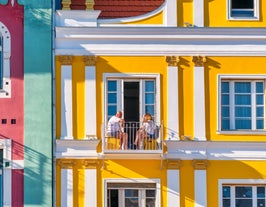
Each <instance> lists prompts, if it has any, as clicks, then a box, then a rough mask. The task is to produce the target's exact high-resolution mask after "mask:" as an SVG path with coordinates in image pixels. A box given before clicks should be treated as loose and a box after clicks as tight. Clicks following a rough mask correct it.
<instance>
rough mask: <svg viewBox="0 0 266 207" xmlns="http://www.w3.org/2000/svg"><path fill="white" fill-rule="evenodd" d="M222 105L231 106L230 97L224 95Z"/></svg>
mask: <svg viewBox="0 0 266 207" xmlns="http://www.w3.org/2000/svg"><path fill="white" fill-rule="evenodd" d="M222 105H229V95H222Z"/></svg>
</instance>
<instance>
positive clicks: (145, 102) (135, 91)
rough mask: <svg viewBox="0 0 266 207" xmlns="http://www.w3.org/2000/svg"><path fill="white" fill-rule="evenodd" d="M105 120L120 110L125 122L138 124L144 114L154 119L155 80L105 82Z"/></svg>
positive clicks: (155, 112)
mask: <svg viewBox="0 0 266 207" xmlns="http://www.w3.org/2000/svg"><path fill="white" fill-rule="evenodd" d="M106 85H107V87H106V97H107V98H106V111H107V113H106V115H107V117H106V119H107V120H109V118H110V117H111V116H113V115H115V114H116V111H118V110H121V111H122V112H123V117H124V119H125V121H126V122H139V121H140V120H141V117H142V116H143V114H144V113H150V114H151V115H152V116H153V117H155V116H156V115H157V114H158V113H157V110H156V105H157V104H158V103H157V102H156V80H155V79H146V78H145V79H144V78H143V79H128V78H125V79H113V78H110V79H108V80H107V84H106Z"/></svg>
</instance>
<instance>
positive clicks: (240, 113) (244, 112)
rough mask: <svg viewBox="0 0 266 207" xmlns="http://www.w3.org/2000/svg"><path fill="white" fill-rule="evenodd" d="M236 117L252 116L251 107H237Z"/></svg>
mask: <svg viewBox="0 0 266 207" xmlns="http://www.w3.org/2000/svg"><path fill="white" fill-rule="evenodd" d="M235 116H236V117H251V107H235Z"/></svg>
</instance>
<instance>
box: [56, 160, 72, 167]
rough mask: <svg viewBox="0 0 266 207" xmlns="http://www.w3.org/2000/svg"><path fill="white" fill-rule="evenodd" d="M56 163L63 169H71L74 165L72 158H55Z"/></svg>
mask: <svg viewBox="0 0 266 207" xmlns="http://www.w3.org/2000/svg"><path fill="white" fill-rule="evenodd" d="M57 164H58V165H59V166H60V167H61V168H64V169H72V168H73V167H74V166H75V165H76V161H74V160H57Z"/></svg>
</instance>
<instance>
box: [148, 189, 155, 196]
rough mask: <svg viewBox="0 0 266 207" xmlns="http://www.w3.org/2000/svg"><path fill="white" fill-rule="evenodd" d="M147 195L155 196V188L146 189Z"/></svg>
mask: <svg viewBox="0 0 266 207" xmlns="http://www.w3.org/2000/svg"><path fill="white" fill-rule="evenodd" d="M146 197H155V190H146Z"/></svg>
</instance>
